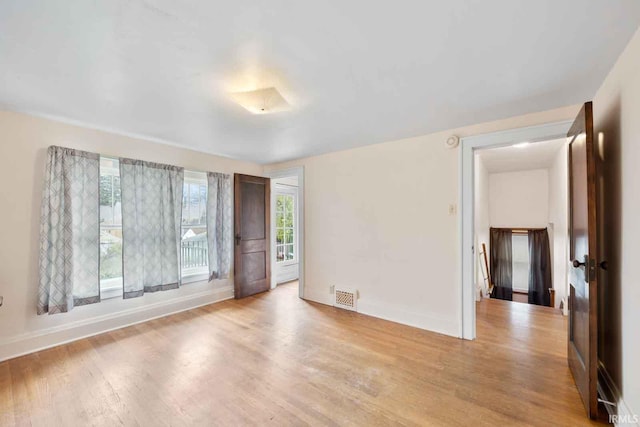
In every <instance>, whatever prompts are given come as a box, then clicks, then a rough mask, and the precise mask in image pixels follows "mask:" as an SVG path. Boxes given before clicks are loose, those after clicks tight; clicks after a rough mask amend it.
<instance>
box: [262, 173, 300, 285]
mask: <svg viewBox="0 0 640 427" xmlns="http://www.w3.org/2000/svg"><path fill="white" fill-rule="evenodd" d="M268 175H269V177H270V178H271V218H273V220H272V222H271V236H272V237H271V249H272V250H271V253H272V256H271V274H272V276H271V277H272V278H271V287H272V289H273V288H275V287H276V286H279V285H284V284H287V286H288V287H293V286H295V287H297V288H298V295H299V296H300V298H303V297H304V170H303V168H301V167H295V168H290V169H285V170H275V171H270V172H268Z"/></svg>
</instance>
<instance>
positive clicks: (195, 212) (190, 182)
mask: <svg viewBox="0 0 640 427" xmlns="http://www.w3.org/2000/svg"><path fill="white" fill-rule="evenodd" d="M181 235H182V245H181V252H182V253H181V254H180V255H181V256H180V259H181V263H182V264H181V267H182V278H183V280H186V281H187V282H190V281H196V280H204V279H207V278H208V277H209V255H208V246H207V174H206V173H204V172H192V171H185V172H184V187H183V192H182V234H181Z"/></svg>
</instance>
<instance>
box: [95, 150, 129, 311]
mask: <svg viewBox="0 0 640 427" xmlns="http://www.w3.org/2000/svg"><path fill="white" fill-rule="evenodd" d="M102 159H105V160H110V161H117V162H118V164H119V162H120V159H118V158H114V157H109V156H100V160H101V161H102ZM108 169H112V170H111V171H110V172H111V173H110V174H111V175H112V176H117V177H118V178H119V177H120V169H119V168H108ZM99 173H100V178H102V176H103V166H102V164H100V170H99ZM120 191H121V192H122V189H120ZM120 206H121V207H122V204H121V205H120ZM121 217H122V214H121ZM102 228H103V226H102V223H100V230H101V231H102ZM120 230H121V231H122V223H120ZM101 261H102V260H101ZM123 280H124V279H123V277H122V276H120V277H112V278H110V279H100V300H105V299H110V298H117V297H122V294H123Z"/></svg>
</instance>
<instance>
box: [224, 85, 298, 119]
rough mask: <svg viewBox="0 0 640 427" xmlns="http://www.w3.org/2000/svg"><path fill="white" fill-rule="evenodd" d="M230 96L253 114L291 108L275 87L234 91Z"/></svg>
mask: <svg viewBox="0 0 640 427" xmlns="http://www.w3.org/2000/svg"><path fill="white" fill-rule="evenodd" d="M231 97H232V98H233V99H234V100H235V101H236V102H237V103H238V104H240V105H241V106H243V107H244V108H246V109H247V110H249V111H250V112H252V113H253V114H269V113H277V112H280V111H287V110H290V109H291V105H289V103H288V102H287V100H286V99H284V98H283V97H282V95H280V92H278V90H277V89H276V88H275V87H268V88H264V89H256V90H250V91H247V92H235V93H232V94H231Z"/></svg>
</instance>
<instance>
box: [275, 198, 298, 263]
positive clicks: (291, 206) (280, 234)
mask: <svg viewBox="0 0 640 427" xmlns="http://www.w3.org/2000/svg"><path fill="white" fill-rule="evenodd" d="M295 216H296V196H295V195H294V194H277V195H276V262H277V263H279V264H280V263H294V262H295V260H296V259H297V248H296V240H297V238H296V230H295V227H296V224H295V223H296V218H295Z"/></svg>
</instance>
